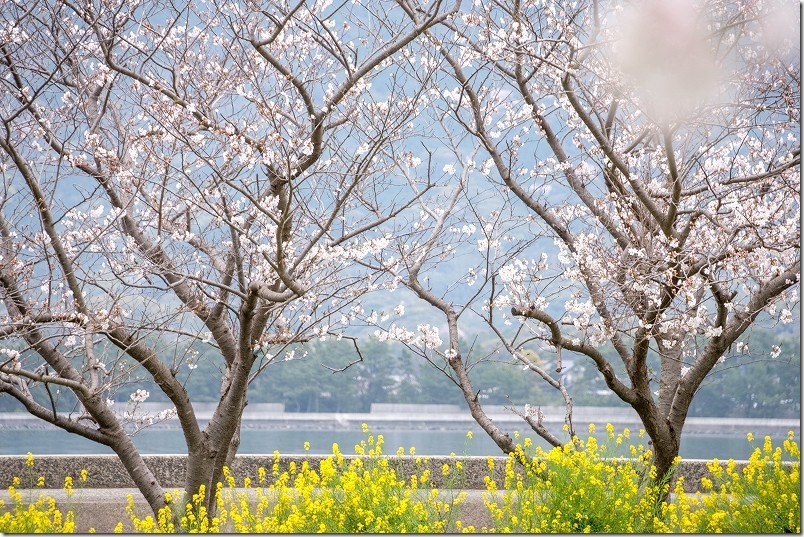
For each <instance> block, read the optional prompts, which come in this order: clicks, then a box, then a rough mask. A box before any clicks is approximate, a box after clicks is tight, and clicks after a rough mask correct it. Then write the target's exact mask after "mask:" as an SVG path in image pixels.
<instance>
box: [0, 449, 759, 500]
mask: <svg viewBox="0 0 804 537" xmlns="http://www.w3.org/2000/svg"><path fill="white" fill-rule="evenodd" d="M327 457H328V455H281V456H280V458H279V469H280V472H284V471H285V470H286V469H287V468H288V465H289V464H290V462H291V461H294V462H295V463H296V465H297V466H301V463H302V461H309V463H310V465H311V467H313V468H318V465H319V462H320V461H321V460H322V459H325V458H327ZM344 458H345V459H347V460H348V459H350V458H354V456H344ZM490 458H491V459H493V460H494V462H495V475H494V476H493V477H494V480H495V481H496V483H497V486H498V488H501V487H502V486H503V469H504V466H505V461H506V457H490ZM143 459H144V460H145V463H146V464H147V465H148V467H149V468H150V469H151V471H152V472H153V473H154V475H155V477H156V479H157V480H158V481H159V482H160V483H161V484H162V486H163V487H165V488H181V487H183V486H184V471H185V459H186V457H185V456H184V455H144V456H143ZM389 459H390V460H391V461H392V464H393V465H394V467H395V468H396V469H397V473H398V475H400V477H404V478H405V479H408V478H409V477H410V476H411V475H413V474H414V473H421V472H422V471H423V470H424V469H425V468H429V469H430V474H431V476H432V485H433V486H434V487H436V488H444V487H450V488H460V489H467V490H485V489H486V485H485V476H486V475H489V470H488V459H489V457H464V456H462V457H446V456H430V457H419V456H407V455H406V456H401V457H397V456H391V457H389ZM456 460H460V461H461V462H462V463H463V468H464V470H463V475H462V476H461V478H460V479H459V480H455V479H454V478H452V479H450V480H449V481H445V480H444V478H442V476H441V467H442V466H443V465H444V464H445V463H448V464H449V465H450V466H454V462H455V461H456ZM273 462H274V461H273V456H271V455H238V456H236V457H235V461H234V463H233V464H232V467H231V470H232V473H233V474H234V475H235V476H236V477H237V478H238V479H240V480H242V479H243V478H244V477H247V476H249V477H252V478H256V476H257V471H258V469H259V468H260V467H263V468H266V469H268V470H270V469H271V467H272V465H273ZM707 462H708V461H704V460H694V459H692V460H682V461H681V465H680V466H679V468H678V470H677V472H676V475H677V476H678V475H683V476H684V488H685V489H686V490H687V491H688V492H693V491H696V490H698V489H699V488H700V483H701V477H703V476H706V475H708V474H709V470H708V469H707V468H706V463H707ZM743 464H745V463H744V462H739V463H738V466H740V465H743ZM83 469H85V470H87V472H88V473H89V478H88V480H87V482H86V484H85V488H93V489H95V488H97V489H120V488H132V487H134V483H133V481H132V480H131V478H130V477H129V475H128V474H127V473H126V471H125V468H124V467H123V465H122V463H121V462H120V460H119V459H118V458H117V456H116V455H44V456H39V457H36V459H35V462H34V467H33V470H32V471H31V470H30V469H29V468H27V467H26V466H25V456H23V455H0V488H5V487H7V486H8V485H9V484H11V480H12V478H13V477H14V476H19V477H20V478H22V479H23V481H24V480H25V478H26V477H28V476H30V475H31V474H33V475H34V481H35V480H36V478H37V477H39V476H44V478H45V487H47V488H54V489H57V488H60V487H61V486H62V484H63V482H64V478H65V476H68V475H69V476H72V477H73V480H74V481H75V482H76V483H77V482H78V478H79V476H80V473H81V470H83ZM269 473H270V472H269ZM269 481H270V479H269Z"/></svg>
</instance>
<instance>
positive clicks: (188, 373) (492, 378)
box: [0, 330, 801, 418]
mask: <svg viewBox="0 0 804 537" xmlns="http://www.w3.org/2000/svg"><path fill="white" fill-rule="evenodd" d="M796 338H797V335H796V334H795V333H794V332H792V331H791V332H789V333H778V332H777V333H775V332H773V331H770V330H757V331H755V332H754V333H753V334H752V335H751V338H750V339H749V340H748V341H747V342H746V343H745V344H744V345H745V346H743V345H741V347H740V352H739V359H738V361H737V362H730V365H729V366H728V367H720V368H719V369H716V372H715V374H713V375H712V376H711V377H710V379H708V381H707V382H706V383H705V384H704V385H703V386H702V387H701V389H700V390H699V393H698V394H696V398H695V402H694V404H693V405H692V408H691V411H690V415H692V416H722V417H750V418H795V417H797V416H799V415H800V413H801V393H800V386H801V366H800V360H801V350H800V347H799V345H798V342H797V339H796ZM771 342H779V343H780V344H779V347H780V355H779V356H778V357H777V358H776V359H768V358H767V357H766V356H765V357H763V358H761V359H754V358H752V356H751V350H750V349H751V347H752V346H754V347H756V348H762V349H764V348H768V347H770V345H771ZM199 346H200V344H196V347H194V348H193V349H189V350H188V349H184V350H183V351H180V350H174V351H173V353H179V354H181V353H182V352H184V353H189V354H191V355H192V356H194V358H193V359H192V360H191V361H190V364H191V366H190V367H188V366H187V365H185V366H184V367H183V368H182V369H181V370H180V371H178V372H177V377H178V378H180V379H181V380H182V382H183V383H184V384H185V386H186V388H187V391H188V392H189V393H190V394H191V395H192V397H193V400H194V401H198V402H214V401H216V400H217V399H218V398H219V397H220V394H219V393H218V392H217V390H218V389H219V382H218V381H217V379H219V378H220V375H221V374H222V373H221V369H222V364H220V363H219V360H217V359H216V351H215V350H214V349H213V348H211V347H206V348H198V347H199ZM489 347H490V345H489ZM479 350H481V351H482V352H478V354H479V355H481V356H483V358H482V359H480V360H479V361H478V362H477V363H475V364H474V365H473V367H472V368H471V369H470V375H471V378H472V382H473V385H475V386H476V387H477V389H478V390H479V392H478V398H479V399H480V400H482V401H483V402H484V403H485V404H487V405H517V406H519V407H522V406H523V405H525V404H531V405H537V404H538V405H560V404H562V401H561V400H560V397H559V396H558V395H557V394H556V393H555V392H554V391H552V390H545V389H543V386H542V384H541V383H539V382H536V381H535V380H534V379H533V378H532V375H531V374H529V373H528V372H525V371H523V370H522V368H521V367H520V366H519V365H516V364H513V363H511V361H510V359H507V358H506V357H505V355H504V354H502V353H495V352H494V351H493V350H487V351H483V349H479ZM607 352H611V349H608V350H607ZM735 352H737V351H736V350H735ZM361 356H362V359H361ZM264 359H265V358H264ZM358 360H359V361H358ZM269 361H270V363H266V370H267V372H268V374H266V375H259V376H257V377H256V378H255V379H254V381H253V382H252V385H251V388H250V390H249V402H251V403H282V404H284V405H285V411H286V412H369V411H370V410H371V404H372V403H420V404H427V403H430V404H454V405H461V404H462V403H463V399H462V396H461V393H460V391H459V390H456V389H455V387H454V385H453V383H452V380H451V378H450V377H449V376H448V375H447V374H445V373H449V370H439V369H438V367H437V366H438V364H429V363H427V362H426V361H425V360H423V359H422V358H421V357H420V356H416V355H414V354H413V353H411V352H409V351H408V350H407V349H406V348H405V347H404V346H402V345H400V344H397V343H394V342H381V341H377V340H367V341H366V342H365V343H362V344H361V345H360V354H358V353H357V351H356V349H355V346H354V345H353V344H352V342H351V341H350V340H341V341H334V340H333V341H324V342H321V341H316V342H313V343H309V344H306V345H296V346H288V347H286V348H282V349H281V350H280V352H279V353H278V354H277V355H276V356H274V357H272V358H271V359H270V360H269ZM353 362H354V363H353ZM349 364H351V365H349ZM735 364H739V367H737V366H735ZM565 365H567V364H565ZM347 366H348V367H347ZM569 366H570V367H568V368H567V372H566V374H565V378H564V382H565V383H567V384H568V385H572V386H573V390H574V392H573V393H574V398H573V401H574V403H575V404H576V405H584V406H618V405H622V404H623V403H622V402H621V401H620V400H619V399H617V397H616V396H614V394H612V393H611V392H610V391H609V390H607V389H606V387H605V385H604V383H603V381H602V380H601V378H600V375H599V374H598V373H597V371H596V370H595V368H594V367H593V366H592V365H591V364H583V363H580V362H579V361H577V360H576V361H574V362H571V363H570V364H569ZM344 368H345V369H344ZM152 384H153V382H152V381H151V380H150V379H147V378H146V377H145V376H144V375H143V378H142V380H140V381H139V385H140V386H141V387H142V389H145V390H147V391H148V392H149V393H150V398H149V401H165V402H166V401H167V398H166V397H165V396H164V395H163V394H162V392H160V391H159V390H158V389H157V388H156V387H155V386H152ZM51 395H52V396H53V399H54V404H56V405H57V407H58V408H59V410H61V411H70V409H71V408H73V407H75V406H76V402H75V400H74V398H73V397H72V395H71V394H70V393H69V392H66V391H58V392H57V391H55V390H54V391H53V393H52V394H51ZM115 404H116V405H119V407H118V408H122V407H123V406H124V405H126V404H127V402H126V401H117V402H116V403H115ZM18 410H20V408H19V405H17V404H15V402H14V401H13V400H12V399H11V398H6V397H3V398H0V411H6V412H8V411H18Z"/></svg>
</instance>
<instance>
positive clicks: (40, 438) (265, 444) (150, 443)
mask: <svg viewBox="0 0 804 537" xmlns="http://www.w3.org/2000/svg"><path fill="white" fill-rule="evenodd" d="M373 432H374V434H382V435H383V438H384V440H385V447H384V450H383V451H384V453H386V454H394V453H396V451H397V448H399V447H400V446H401V447H403V448H405V451H406V453H408V452H409V448H410V447H415V452H416V454H419V455H449V454H450V453H455V454H456V455H500V454H501V452H500V450H499V449H498V448H497V447H496V446H495V445H494V443H493V442H492V441H491V439H490V438H488V437H487V436H485V435H484V434H482V433H479V432H475V433H474V435H473V438H472V439H471V440H470V439H468V438H467V435H466V433H465V432H458V431H424V430H415V431H400V430H388V431H382V430H377V431H373ZM529 436H531V438H532V439H533V442H534V443H535V444H538V445H542V446H543V447H548V446H547V444H546V443H545V442H544V441H542V440H541V439H539V438H537V437H535V435H533V434H530V435H529ZM581 436H585V435H581ZM365 437H366V435H365V434H363V433H362V432H361V431H360V430H327V431H322V430H286V429H282V430H266V429H244V430H243V432H242V438H241V445H240V450H239V453H241V454H271V453H273V452H274V450H277V451H279V452H280V453H282V454H293V453H304V452H305V450H304V444H305V442H309V443H310V447H309V451H308V452H309V453H314V454H328V453H331V452H332V444H333V443H337V444H338V446H339V449H340V451H341V452H342V453H344V454H350V453H353V452H354V446H355V444H357V443H359V442H360V441H361V440H364V439H365ZM523 438H524V437H523ZM784 439H785V437H783V436H780V437H773V442H774V445H781V443H782V441H783V440H784ZM598 440H599V441H600V442H603V441H604V440H603V437H601V436H599V435H598ZM632 440H634V441H635V443H637V444H638V443H639V442H640V440H639V439H636V438H635V437H634V436H632ZM797 440H798V439H797ZM641 442H644V443H645V444H647V438H645V439H643V440H641ZM134 443H135V445H136V446H137V447H138V448H139V450H140V452H141V453H145V454H163V453H177V454H180V453H185V452H186V447H185V444H184V441H183V438H182V435H181V432H180V431H179V430H177V429H172V428H160V429H146V430H143V431H140V432H139V433H138V434H137V435H135V437H134ZM761 445H762V438H757V439H756V440H755V442H754V444H753V445H751V444H749V443H748V441H747V440H746V437H745V436H744V435H740V436H735V435H722V434H721V435H713V436H710V435H692V434H689V435H686V436H684V437H683V439H682V442H681V456H682V458H685V459H711V458H714V457H717V458H718V459H721V460H725V459H729V458H733V459H738V460H739V459H747V458H748V457H749V456H750V455H751V453H752V451H753V450H754V448H756V447H761ZM29 451H30V452H32V453H33V454H34V455H47V454H93V453H112V451H111V450H110V449H109V448H106V447H105V446H102V445H99V444H95V443H93V442H90V441H89V440H86V439H84V438H82V437H79V436H77V435H73V434H70V433H67V432H64V431H61V430H55V429H33V428H32V429H0V454H3V455H24V454H25V453H27V452H29Z"/></svg>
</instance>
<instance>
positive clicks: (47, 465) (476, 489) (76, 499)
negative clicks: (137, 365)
mask: <svg viewBox="0 0 804 537" xmlns="http://www.w3.org/2000/svg"><path fill="white" fill-rule="evenodd" d="M144 458H145V461H146V464H147V465H148V467H149V468H150V469H151V470H152V471H153V472H154V474H155V475H156V477H157V479H159V481H160V482H161V483H162V485H163V487H164V488H166V489H168V490H173V489H179V490H180V489H181V488H182V486H183V478H184V470H185V467H184V464H185V461H186V457H185V456H183V455H150V456H145V457H144ZM323 458H325V457H324V456H316V455H287V456H280V459H279V467H280V471H284V470H285V469H287V468H288V465H289V464H290V462H296V464H297V465H300V464H301V462H302V461H309V463H310V465H311V466H312V467H313V468H318V463H319V461H320V460H321V459H323ZM344 458H345V459H349V458H351V457H348V456H345V457H344ZM388 458H389V459H390V460H391V463H392V465H393V466H394V467H395V468H396V469H397V472H398V475H399V476H400V477H404V478H406V479H408V478H409V476H410V475H412V474H413V473H421V471H423V470H424V469H425V468H428V467H429V468H430V470H431V471H430V473H431V476H432V483H431V486H432V487H434V488H438V489H439V490H441V491H442V495H443V496H444V497H445V498H447V499H449V498H450V497H451V495H452V494H454V493H457V491H456V490H455V489H460V490H463V491H466V492H467V497H466V501H465V503H464V504H463V505H461V506H460V508H459V510H458V514H457V516H458V518H459V519H460V520H461V521H462V522H463V523H465V524H467V525H469V524H471V525H474V526H475V527H477V528H480V527H482V526H484V525H486V526H488V525H490V520H489V518H488V509H487V508H486V506H485V505H484V503H483V494H484V492H483V491H485V489H486V486H485V481H484V478H485V476H487V475H491V474H490V473H489V468H488V459H489V457H412V456H402V457H397V456H391V457H388ZM491 458H492V459H493V460H494V463H495V464H494V466H495V472H494V475H493V477H494V479H495V481H496V482H497V485H498V488H502V486H503V470H504V466H505V460H506V458H505V457H491ZM25 459H26V458H25V457H24V456H17V455H4V456H0V487H3V489H2V490H0V500H4V501H6V502H8V500H9V496H8V492H7V491H6V490H5V487H7V486H8V485H9V484H10V483H11V480H12V479H13V476H19V477H20V478H21V479H22V482H23V486H25V485H24V484H25V483H30V482H31V480H33V481H35V480H36V479H37V478H38V477H39V476H43V477H44V478H45V486H46V487H48V488H47V489H44V490H41V491H40V490H34V491H22V492H23V498H32V499H33V500H35V499H36V498H37V497H38V495H39V494H40V493H44V494H46V495H49V496H52V497H53V498H55V499H56V501H57V505H58V506H59V508H61V509H62V510H64V509H66V508H70V509H72V510H73V511H74V512H76V517H77V518H76V526H77V528H76V529H77V530H78V531H82V532H85V531H87V530H88V529H89V528H90V527H91V528H94V529H95V530H97V531H99V532H103V533H108V532H111V531H112V530H113V529H114V527H115V525H117V523H118V522H123V523H124V530H125V531H132V530H133V528H132V526H131V523H130V520H129V517H128V515H127V514H126V512H125V506H126V500H127V497H128V495H129V494H131V495H132V497H133V498H134V504H135V509H136V512H137V513H138V514H139V516H141V517H144V516H145V515H148V514H150V510H149V508H148V505H147V503H146V502H145V500H144V498H143V497H142V495H141V494H140V492H139V491H138V490H137V489H136V488H133V487H134V485H133V482H132V481H131V478H130V477H129V476H128V474H127V473H126V472H125V470H124V468H123V465H122V464H121V463H120V461H119V460H118V459H117V458H116V456H114V455H90V456H68V455H50V456H41V457H37V458H36V459H35V463H34V467H33V468H32V469H31V468H28V467H26V466H25ZM457 460H460V461H461V462H462V463H463V468H464V470H463V475H462V476H460V477H458V478H457V479H454V480H453V481H449V478H447V479H445V478H444V477H442V475H441V467H442V465H443V464H444V463H449V464H450V466H452V467H454V463H455V461H457ZM273 462H274V458H273V456H271V455H264V456H258V455H238V456H237V457H236V458H235V461H234V463H233V464H232V473H233V474H234V475H235V476H236V477H237V479H238V481H239V482H242V479H243V478H244V477H246V476H250V477H252V478H256V476H257V472H258V469H259V468H260V467H264V468H267V469H269V470H270V469H271V467H272V465H273ZM706 462H707V461H702V460H686V461H682V463H681V465H680V466H679V468H678V470H677V472H676V476H681V475H683V476H684V485H685V486H684V488H685V490H687V491H688V492H694V491H695V490H698V489H699V487H700V482H701V477H704V476H707V475H709V470H708V469H707V468H706ZM744 464H745V462H739V463H738V466H743V465H744ZM82 469H86V470H87V471H88V473H89V477H88V479H87V482H86V483H83V484H81V485H80V487H79V476H80V473H81V470H82ZM268 473H269V481H270V471H269V472H268ZM68 475H69V476H72V477H73V480H74V482H75V484H76V490H75V492H74V494H73V495H72V496H71V497H69V498H68V497H67V495H66V493H65V491H64V490H63V489H59V488H56V487H59V486H60V485H61V484H62V483H63V482H64V478H65V476H68Z"/></svg>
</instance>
